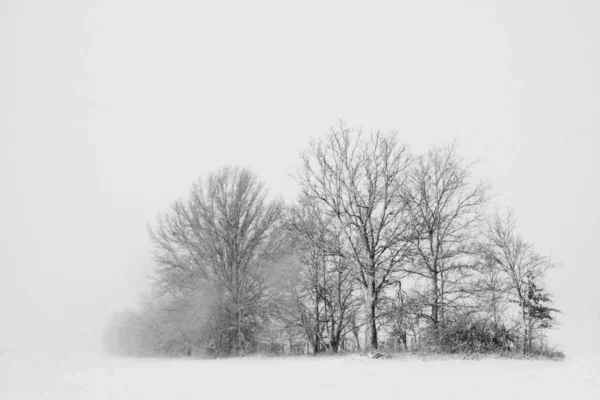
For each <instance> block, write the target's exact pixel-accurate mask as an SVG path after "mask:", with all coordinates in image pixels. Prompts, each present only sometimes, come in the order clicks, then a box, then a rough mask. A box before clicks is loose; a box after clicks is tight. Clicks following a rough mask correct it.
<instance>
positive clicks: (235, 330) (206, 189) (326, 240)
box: [107, 124, 558, 355]
mask: <svg viewBox="0 0 600 400" xmlns="http://www.w3.org/2000/svg"><path fill="white" fill-rule="evenodd" d="M295 178H296V179H297V181H298V183H299V186H300V194H299V196H298V199H297V201H296V202H295V203H294V204H291V205H284V203H283V202H282V201H280V200H271V199H269V197H268V192H267V190H266V188H265V184H264V183H263V182H261V181H260V180H259V179H258V178H257V176H256V175H255V174H253V173H252V172H251V171H249V170H248V169H244V168H232V167H224V168H221V169H219V170H218V171H217V172H215V173H213V174H211V175H209V177H208V178H207V179H205V180H203V181H202V180H200V181H198V182H197V183H196V184H195V185H194V186H193V188H192V190H191V193H190V196H189V198H188V199H187V200H179V201H177V202H175V203H174V204H173V206H172V207H171V209H170V210H169V211H168V212H167V213H165V214H164V215H163V216H161V217H160V218H159V220H158V221H157V223H156V224H155V226H154V227H152V228H151V229H150V237H151V239H152V242H153V243H154V246H155V258H156V262H157V269H156V289H155V291H154V292H152V293H153V295H152V297H151V299H150V301H148V302H147V304H146V306H145V307H144V308H143V309H142V311H140V312H139V313H137V314H136V313H130V314H128V315H127V316H123V315H121V316H120V317H119V318H116V319H115V320H114V321H113V323H112V324H111V327H112V328H111V329H109V330H108V331H107V332H109V333H110V334H108V333H107V335H108V336H110V337H112V339H111V340H112V342H111V343H113V342H118V339H115V337H120V336H119V334H120V335H121V336H128V334H127V333H123V332H129V331H131V332H133V331H135V333H131V335H136V336H135V337H140V338H142V337H144V338H145V339H144V340H142V342H143V343H152V344H151V345H150V344H147V345H146V347H145V348H144V349H145V350H144V351H145V352H146V353H155V354H156V353H169V354H171V353H177V352H180V353H182V352H183V353H185V354H188V355H189V354H191V352H192V351H194V352H205V353H211V354H215V355H239V354H245V353H249V352H258V351H270V352H287V353H295V354H297V353H319V352H322V351H329V352H338V351H340V350H361V349H366V350H373V349H378V348H381V347H386V348H387V349H395V350H400V349H403V350H407V349H409V348H412V349H424V348H430V349H437V350H442V351H444V350H447V351H462V350H475V351H477V350H481V351H485V350H486V349H487V350H497V349H503V350H506V351H510V350H512V351H517V350H518V351H520V352H524V353H526V352H529V351H531V350H532V349H534V348H535V347H536V346H538V347H539V345H540V344H541V343H542V342H543V339H544V332H545V330H546V329H548V328H550V327H552V323H553V321H554V313H556V312H557V311H558V310H556V309H554V308H551V307H550V304H551V298H550V296H549V294H548V293H547V291H546V290H545V289H544V285H543V278H544V273H545V272H546V271H547V270H548V269H549V268H551V267H552V266H553V264H552V263H551V261H550V260H549V259H548V258H547V257H543V256H541V255H539V254H537V253H536V252H535V251H534V249H533V248H532V246H531V245H530V244H528V243H527V242H525V241H524V240H523V239H522V238H521V237H520V236H519V235H518V234H517V233H516V219H515V217H514V215H513V214H512V213H509V214H508V215H507V216H505V217H503V216H501V215H499V214H494V215H492V216H489V215H488V214H487V208H488V203H489V196H488V192H489V186H488V185H487V184H485V183H484V182H476V181H474V179H473V177H472V165H471V164H468V163H467V162H466V161H465V160H463V159H462V158H461V157H459V155H458V153H457V148H456V146H455V145H454V144H452V145H447V146H442V147H435V148H433V149H431V150H430V151H428V152H427V153H426V154H423V155H413V154H411V152H410V149H409V146H408V145H407V144H404V143H401V142H399V140H398V136H397V135H396V134H395V133H381V132H377V133H373V134H370V135H365V134H363V133H362V132H360V131H355V130H352V129H349V128H347V127H346V126H345V125H344V124H340V126H339V127H337V128H334V129H332V130H331V132H330V133H329V134H328V135H326V136H324V137H323V138H321V139H320V140H317V141H315V142H313V143H311V145H310V147H309V148H308V149H307V150H306V151H304V152H303V153H301V166H300V168H299V169H298V170H297V173H296V174H295ZM124 321H125V322H124ZM124 326H135V329H133V328H132V329H133V330H132V329H129V330H127V329H124V328H123V327H124ZM119 329H120V330H119ZM119 332H120V333H119ZM111 335H112V336H111ZM131 335H129V339H127V340H131V339H130V336H131ZM149 338H150V339H149ZM152 338H153V339H152ZM363 338H364V339H363ZM140 340H141V339H140ZM113 347H114V346H113ZM117 347H118V346H117ZM173 349H177V350H173ZM144 351H138V352H137V353H144Z"/></svg>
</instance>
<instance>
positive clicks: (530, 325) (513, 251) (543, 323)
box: [484, 211, 555, 354]
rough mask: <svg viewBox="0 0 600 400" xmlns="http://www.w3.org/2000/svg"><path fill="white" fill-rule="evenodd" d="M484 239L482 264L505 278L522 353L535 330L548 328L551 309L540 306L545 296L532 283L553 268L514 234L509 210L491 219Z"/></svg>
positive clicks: (541, 278)
mask: <svg viewBox="0 0 600 400" xmlns="http://www.w3.org/2000/svg"><path fill="white" fill-rule="evenodd" d="M487 238H488V243H487V245H486V247H485V250H484V253H485V258H486V262H487V263H488V265H489V266H490V267H491V268H495V269H497V270H498V271H500V272H501V273H502V274H503V275H504V276H505V278H506V294H507V295H508V296H510V297H511V301H512V302H513V303H515V304H517V305H518V307H519V313H520V318H521V323H520V325H521V351H522V352H523V354H525V353H527V350H528V349H529V345H530V343H531V340H532V338H533V332H534V330H535V329H536V327H538V328H548V327H550V323H549V321H550V320H551V317H550V315H551V312H553V311H555V310H554V309H552V308H549V307H547V306H545V305H544V304H545V303H547V302H548V301H549V297H548V296H547V295H546V294H545V292H544V291H541V290H540V288H539V286H538V283H536V282H540V281H542V280H543V277H544V274H545V272H546V271H548V270H549V269H550V268H552V267H553V266H554V265H553V264H552V262H551V261H550V259H549V258H548V257H544V256H541V255H540V254H538V253H536V252H535V251H534V249H533V246H532V245H531V244H529V243H527V242H525V241H524V240H523V238H522V237H521V236H520V235H518V234H517V233H516V218H515V216H514V214H513V213H512V212H511V211H509V212H508V214H507V215H506V217H505V218H502V217H501V216H500V215H499V214H495V215H494V216H493V217H492V219H491V220H490V221H489V224H488V230H487Z"/></svg>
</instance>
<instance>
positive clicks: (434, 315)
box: [431, 272, 439, 329]
mask: <svg viewBox="0 0 600 400" xmlns="http://www.w3.org/2000/svg"><path fill="white" fill-rule="evenodd" d="M431 285H432V288H431V290H432V295H433V304H432V305H431V320H432V321H433V325H434V328H435V329H437V325H438V322H439V292H438V276H437V272H436V273H434V274H433V276H432V279H431Z"/></svg>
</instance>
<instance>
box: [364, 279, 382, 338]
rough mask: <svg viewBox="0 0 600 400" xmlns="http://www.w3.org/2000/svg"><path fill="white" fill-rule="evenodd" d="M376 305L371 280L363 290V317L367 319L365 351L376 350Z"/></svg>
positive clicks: (372, 280) (373, 286)
mask: <svg viewBox="0 0 600 400" xmlns="http://www.w3.org/2000/svg"><path fill="white" fill-rule="evenodd" d="M376 305H377V298H376V295H375V282H374V279H373V278H371V282H369V284H368V285H367V288H366V289H365V315H366V317H367V321H366V322H367V324H366V327H367V331H366V332H367V337H366V343H365V350H377V348H378V347H379V346H378V343H377V320H376V318H377V316H376V315H375V308H376Z"/></svg>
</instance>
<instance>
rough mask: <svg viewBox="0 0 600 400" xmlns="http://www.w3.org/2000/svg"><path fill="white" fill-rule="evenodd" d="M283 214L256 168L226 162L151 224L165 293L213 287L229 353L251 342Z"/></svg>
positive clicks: (159, 279) (159, 276) (159, 273)
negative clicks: (204, 285) (265, 271)
mask: <svg viewBox="0 0 600 400" xmlns="http://www.w3.org/2000/svg"><path fill="white" fill-rule="evenodd" d="M281 212H282V203H281V202H280V201H272V202H270V201H268V200H267V190H266V189H265V185H264V183H263V182H260V181H259V180H258V178H257V177H256V175H255V174H254V173H252V172H251V171H249V170H248V169H244V168H239V167H235V168H234V167H223V168H221V169H219V170H218V171H216V172H215V173H213V174H211V175H209V176H208V178H207V179H206V180H205V181H204V182H203V181H200V180H199V181H198V182H196V183H195V184H194V185H193V187H192V190H191V195H190V197H189V200H188V201H186V202H184V201H177V202H176V203H175V204H174V205H173V206H172V207H171V210H170V212H168V213H167V214H166V215H165V216H163V217H162V218H159V221H158V224H157V227H156V228H155V229H150V237H151V239H152V241H153V242H154V245H155V255H156V260H157V262H158V270H157V275H158V282H159V284H160V285H161V286H162V288H163V289H164V290H166V291H171V292H173V291H184V290H200V289H201V287H202V283H204V282H209V283H210V284H211V285H212V287H214V288H216V289H217V290H218V292H219V295H220V298H219V302H220V304H221V306H220V308H219V310H220V312H221V314H222V315H221V318H224V320H225V321H227V325H229V326H228V327H227V329H226V332H228V335H227V337H226V340H224V341H220V343H225V344H223V346H225V347H226V350H227V351H231V350H233V351H235V352H237V353H242V352H244V351H245V349H246V347H247V345H248V344H249V343H250V339H251V336H252V331H253V329H254V328H253V327H254V326H255V322H256V321H255V318H256V315H257V313H258V311H257V309H258V307H260V304H261V301H262V300H263V298H264V294H265V285H264V276H263V268H262V267H263V265H264V264H265V262H266V261H267V260H268V259H269V258H270V257H271V256H272V255H273V254H275V253H276V251H275V250H276V248H277V239H278V235H277V233H276V232H277V231H278V229H279V228H280V224H279V222H280V216H281Z"/></svg>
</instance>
